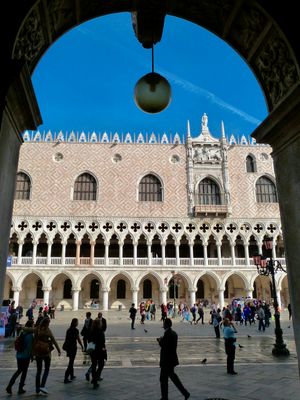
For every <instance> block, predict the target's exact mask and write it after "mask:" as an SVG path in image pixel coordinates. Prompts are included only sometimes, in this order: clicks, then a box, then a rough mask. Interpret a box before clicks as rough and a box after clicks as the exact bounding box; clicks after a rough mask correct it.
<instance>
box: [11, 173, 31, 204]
mask: <svg viewBox="0 0 300 400" xmlns="http://www.w3.org/2000/svg"><path fill="white" fill-rule="evenodd" d="M30 191H31V182H30V178H29V176H28V175H27V174H25V173H24V172H18V173H17V181H16V191H15V199H16V200H29V199H30Z"/></svg>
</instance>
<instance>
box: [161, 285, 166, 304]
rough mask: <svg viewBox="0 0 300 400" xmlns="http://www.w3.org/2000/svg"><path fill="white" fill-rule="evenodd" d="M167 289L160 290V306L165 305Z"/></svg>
mask: <svg viewBox="0 0 300 400" xmlns="http://www.w3.org/2000/svg"><path fill="white" fill-rule="evenodd" d="M167 292H168V289H167V288H163V289H160V304H167Z"/></svg>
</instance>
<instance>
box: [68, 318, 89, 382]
mask: <svg viewBox="0 0 300 400" xmlns="http://www.w3.org/2000/svg"><path fill="white" fill-rule="evenodd" d="M77 326H78V319H77V318H73V319H72V321H71V325H70V328H69V329H68V330H67V332H66V339H65V342H64V344H63V350H65V351H66V352H67V357H69V364H68V367H67V369H66V372H65V379H64V383H70V382H72V380H73V379H75V378H76V376H74V361H75V357H76V353H77V342H78V343H79V345H80V346H81V350H82V351H83V350H84V349H83V344H82V342H81V339H80V337H79V330H78V329H77ZM69 378H70V379H69Z"/></svg>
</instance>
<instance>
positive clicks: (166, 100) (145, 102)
mask: <svg viewBox="0 0 300 400" xmlns="http://www.w3.org/2000/svg"><path fill="white" fill-rule="evenodd" d="M134 101H135V103H136V105H137V106H138V107H139V108H140V109H141V110H142V111H144V112H146V113H149V114H155V113H159V112H161V111H163V110H164V109H165V108H167V107H168V105H169V104H170V101H171V86H170V84H169V82H168V81H167V80H166V78H164V77H163V76H161V75H159V74H157V73H156V72H150V73H149V74H146V75H144V76H143V77H142V78H141V79H139V80H138V81H137V83H136V85H135V88H134Z"/></svg>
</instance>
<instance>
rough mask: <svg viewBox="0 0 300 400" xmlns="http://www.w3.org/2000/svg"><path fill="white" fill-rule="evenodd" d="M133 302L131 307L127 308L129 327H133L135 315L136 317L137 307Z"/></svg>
mask: <svg viewBox="0 0 300 400" xmlns="http://www.w3.org/2000/svg"><path fill="white" fill-rule="evenodd" d="M134 306H135V304H134V303H132V304H131V307H130V309H129V318H130V319H131V329H135V327H134V322H135V317H136V313H137V309H136V308H135V307H134Z"/></svg>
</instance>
